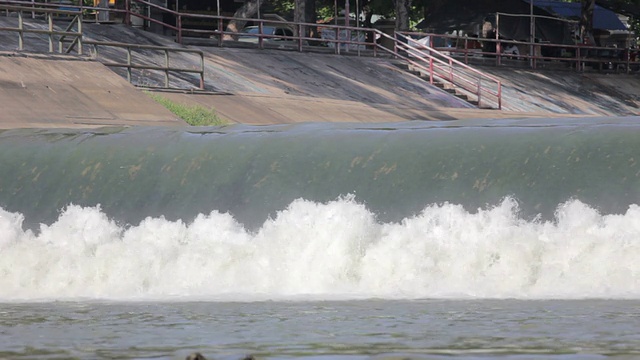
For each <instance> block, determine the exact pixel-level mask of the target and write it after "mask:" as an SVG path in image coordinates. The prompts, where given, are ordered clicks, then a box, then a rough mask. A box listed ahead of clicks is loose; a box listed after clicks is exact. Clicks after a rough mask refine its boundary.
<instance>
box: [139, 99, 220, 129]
mask: <svg viewBox="0 0 640 360" xmlns="http://www.w3.org/2000/svg"><path fill="white" fill-rule="evenodd" d="M145 93H146V94H147V95H149V97H151V98H152V99H153V100H155V101H156V102H157V103H159V104H161V105H162V106H164V107H166V108H167V109H168V110H169V111H171V112H172V113H173V114H174V115H176V116H178V117H179V118H181V119H182V120H184V121H185V122H186V123H187V124H189V125H192V126H218V125H226V124H227V122H226V121H224V120H222V119H220V117H219V116H218V115H217V114H216V112H215V110H213V109H207V108H204V107H202V106H199V105H195V106H187V105H183V104H178V103H176V102H174V101H171V100H169V99H167V98H165V97H163V96H160V95H158V94H154V93H151V92H148V91H146V92H145Z"/></svg>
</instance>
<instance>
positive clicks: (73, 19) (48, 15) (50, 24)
mask: <svg viewBox="0 0 640 360" xmlns="http://www.w3.org/2000/svg"><path fill="white" fill-rule="evenodd" d="M0 10H4V11H6V12H7V13H8V12H14V13H17V15H18V26H17V27H0V31H10V32H16V33H18V50H24V49H25V46H24V35H25V34H29V33H31V34H43V35H46V36H47V39H48V42H49V52H54V51H55V50H54V44H55V43H56V40H55V37H56V36H60V38H59V39H58V51H59V52H60V53H70V52H71V51H72V50H73V48H74V47H76V46H77V52H78V54H82V12H81V11H76V10H60V9H58V8H39V7H24V6H14V5H5V4H0ZM25 13H29V14H31V16H32V17H35V14H44V16H45V19H46V22H47V29H36V28H30V27H27V26H25V24H24V17H25ZM61 15H64V16H68V17H70V20H69V19H66V21H69V24H68V26H67V27H66V28H65V29H64V30H57V29H56V28H55V27H54V20H55V19H56V17H58V16H61ZM74 27H75V28H76V31H72V30H73V28H74ZM66 37H71V38H73V40H71V41H70V45H69V47H68V48H67V49H64V48H63V42H64V40H65V39H66Z"/></svg>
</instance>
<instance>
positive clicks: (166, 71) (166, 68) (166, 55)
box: [164, 49, 169, 89]
mask: <svg viewBox="0 0 640 360" xmlns="http://www.w3.org/2000/svg"><path fill="white" fill-rule="evenodd" d="M164 87H165V88H167V89H168V88H169V50H167V49H164Z"/></svg>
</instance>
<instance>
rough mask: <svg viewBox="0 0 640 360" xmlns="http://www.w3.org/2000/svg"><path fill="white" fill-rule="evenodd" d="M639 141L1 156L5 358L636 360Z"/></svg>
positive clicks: (581, 124)
mask: <svg viewBox="0 0 640 360" xmlns="http://www.w3.org/2000/svg"><path fill="white" fill-rule="evenodd" d="M638 120H639V119H638V118H586V119H570V120H568V119H537V120H535V121H533V120H499V121H497V120H493V121H484V120H483V121H472V122H470V121H457V122H411V123H404V124H384V125H379V124H378V125H358V124H340V125H335V124H305V125H297V126H268V127H251V126H231V127H222V128H189V129H180V128H173V129H168V128H158V129H155V128H144V129H142V128H133V129H124V128H112V129H97V130H10V131H3V132H1V133H0V168H1V170H2V171H1V172H0V303H1V306H0V333H1V334H2V336H1V337H0V358H8V359H13V358H24V359H43V358H44V359H67V358H80V359H85V358H86V359H112V358H126V359H132V358H146V359H149V358H154V359H182V358H184V357H185V356H186V355H187V354H189V353H191V352H194V351H198V352H201V353H202V354H204V355H205V356H207V357H209V358H216V359H240V358H241V357H243V356H245V355H248V354H251V355H254V356H256V357H258V358H264V359H292V358H305V359H331V360H333V359H342V358H351V359H369V358H374V359H387V358H389V359H391V358H393V359H396V358H419V359H423V358H425V359H426V358H437V359H438V358H451V357H462V358H472V359H485V358H495V357H503V358H513V359H528V358H541V357H543V358H558V359H566V358H571V359H573V358H575V359H582V358H601V357H608V356H620V357H634V356H639V354H638V352H640V351H639V349H640V337H639V336H638V335H637V330H636V329H637V328H638V325H640V322H639V309H640V262H639V261H638V259H639V258H640V240H639V239H640V207H638V205H637V204H639V203H640V202H639V198H640V168H639V166H638V165H637V161H638V159H640V142H638V141H637V139H638V138H639V136H640V126H639V125H637V124H638Z"/></svg>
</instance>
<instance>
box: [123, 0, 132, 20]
mask: <svg viewBox="0 0 640 360" xmlns="http://www.w3.org/2000/svg"><path fill="white" fill-rule="evenodd" d="M124 11H125V13H124V24H125V25H127V26H131V0H125V1H124Z"/></svg>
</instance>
